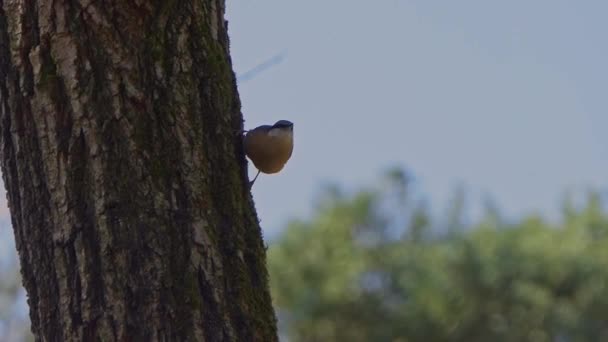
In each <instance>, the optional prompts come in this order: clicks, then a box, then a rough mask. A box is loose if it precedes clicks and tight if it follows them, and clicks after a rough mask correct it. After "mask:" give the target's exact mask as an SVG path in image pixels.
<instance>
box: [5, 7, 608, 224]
mask: <svg viewBox="0 0 608 342" xmlns="http://www.w3.org/2000/svg"><path fill="white" fill-rule="evenodd" d="M227 3H228V20H229V22H230V24H229V32H230V36H231V51H232V58H233V62H234V67H235V69H236V72H237V74H239V75H242V76H243V77H242V78H241V80H240V82H239V91H240V95H241V100H242V103H243V113H244V116H245V120H246V126H247V127H254V126H257V125H259V124H265V123H272V122H274V121H276V120H278V119H288V120H291V121H293V122H294V123H295V134H296V147H295V151H294V155H293V157H292V160H291V161H290V162H289V163H288V165H287V166H286V168H285V169H284V171H283V172H282V173H281V174H278V175H274V176H261V177H260V178H259V179H258V181H257V182H256V184H255V186H254V188H253V192H254V197H255V201H256V205H257V208H258V212H259V215H260V218H261V219H262V226H263V227H264V229H265V232H266V234H267V235H274V233H276V231H277V230H278V229H280V228H281V227H282V226H283V225H284V223H285V222H286V221H287V220H288V219H289V218H291V217H298V216H299V217H302V216H305V215H307V214H308V213H310V208H311V206H312V203H313V199H314V197H315V194H316V193H318V191H319V190H320V188H321V186H322V185H323V184H324V183H328V182H338V183H339V184H343V185H346V186H349V187H355V186H358V185H364V184H366V183H368V184H369V183H372V182H373V181H374V180H375V179H377V178H378V177H379V175H380V173H381V172H382V171H383V170H385V169H386V168H388V167H391V166H395V165H398V166H406V167H408V168H409V169H410V170H411V171H412V172H414V173H415V176H416V178H417V180H418V181H419V184H418V188H419V189H421V190H422V191H423V192H424V193H426V194H427V195H428V196H429V198H430V200H431V204H432V205H433V206H434V207H435V208H437V207H442V206H444V205H445V202H446V201H447V200H448V199H449V196H450V194H451V193H452V191H453V189H454V187H455V186H456V185H458V184H459V183H462V184H465V185H466V186H467V187H468V189H469V190H471V197H472V200H475V199H476V198H480V197H481V196H482V195H483V194H485V193H489V194H491V195H492V196H493V197H494V198H495V199H496V200H497V201H498V203H499V204H500V206H501V207H502V208H504V209H505V210H506V212H507V213H508V214H511V215H517V214H521V213H525V212H530V211H540V212H543V213H546V214H549V215H551V213H555V212H556V210H557V209H558V207H559V202H558V200H559V198H560V196H561V195H562V194H563V193H564V191H565V190H566V189H568V188H579V189H580V188H584V187H588V186H589V187H594V188H604V189H605V188H607V187H608V181H607V175H608V158H607V157H606V155H607V153H608V137H607V135H606V130H607V129H606V128H607V127H608V84H607V83H608V62H606V61H608V40H607V39H606V35H607V34H608V21H607V20H605V19H606V14H607V13H608V2H606V1H599V0H597V1H593V0H589V1H584V2H583V1H578V2H575V1H562V0H537V1H523V0H514V1H501V2H499V1H487V0H477V1H442V2H435V1H425V0H420V1H399V0H375V1H369V0H367V1H362V0H348V1H347V0H331V1H326V0H308V1H295V0H229V1H227ZM260 64H265V65H266V66H269V65H274V66H271V67H269V68H266V69H265V70H262V71H260V72H259V73H257V74H256V73H248V72H247V71H249V70H251V69H254V68H255V67H256V66H259V65H260ZM263 66H264V65H263ZM262 69H263V68H262ZM253 175H254V170H252V171H251V177H253ZM1 199H2V202H0V217H5V218H6V216H7V215H8V212H7V210H6V202H5V200H4V196H2V197H1Z"/></svg>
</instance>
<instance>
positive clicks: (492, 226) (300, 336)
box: [268, 172, 608, 341]
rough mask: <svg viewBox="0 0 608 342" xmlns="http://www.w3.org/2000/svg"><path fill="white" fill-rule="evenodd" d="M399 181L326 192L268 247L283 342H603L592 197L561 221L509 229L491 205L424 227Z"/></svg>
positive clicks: (602, 237)
mask: <svg viewBox="0 0 608 342" xmlns="http://www.w3.org/2000/svg"><path fill="white" fill-rule="evenodd" d="M400 175H402V174H399V173H397V172H393V173H392V174H389V177H388V179H389V180H388V186H384V187H381V188H379V189H367V190H362V191H359V192H357V193H354V194H352V195H346V194H345V192H344V191H342V190H340V189H337V188H335V187H334V188H333V189H332V191H331V192H330V193H329V194H328V195H327V196H325V197H324V199H323V201H322V203H321V204H320V205H319V207H318V209H317V212H316V214H315V215H314V218H312V219H311V220H310V221H306V222H293V223H291V224H290V225H289V226H288V227H287V229H286V231H285V232H284V235H283V236H282V237H281V238H280V239H279V240H278V241H277V243H275V244H274V245H273V246H271V248H270V250H269V255H268V262H269V268H270V274H271V286H272V291H273V298H274V304H275V306H276V308H277V312H278V314H279V318H280V324H281V328H282V331H283V332H284V333H285V334H286V335H287V336H288V338H289V341H606V340H608V319H607V317H608V215H607V214H606V213H605V212H604V211H603V210H602V203H601V201H600V197H599V196H598V195H597V194H592V195H590V196H589V200H588V201H587V203H586V205H585V206H584V208H583V209H578V210H577V209H575V207H574V206H573V205H571V204H569V203H566V205H565V206H564V220H563V222H561V223H559V224H555V223H549V222H547V221H545V220H543V219H542V218H540V217H534V216H529V217H525V218H523V219H521V220H519V221H518V222H516V223H510V224H509V223H505V222H504V221H503V220H502V219H500V215H498V213H497V211H496V209H495V208H491V210H490V209H489V212H488V214H487V215H486V217H484V218H483V219H482V220H481V221H480V223H477V224H468V225H467V224H465V223H463V220H462V215H461V214H462V213H458V212H457V211H459V210H462V207H463V204H462V203H457V204H456V205H455V206H454V207H450V208H449V210H448V215H446V216H448V218H447V221H448V222H444V223H442V226H441V227H433V226H432V220H431V218H430V214H429V213H428V210H427V209H426V206H425V205H424V203H423V202H422V201H420V200H416V199H414V198H412V197H413V196H412V195H411V193H410V192H411V191H409V189H408V188H409V187H410V185H411V184H410V183H411V182H409V181H405V180H407V179H408V177H402V176H400ZM406 190H408V191H406ZM404 194H405V197H407V198H405V197H404ZM456 198H460V199H459V200H460V201H463V198H464V197H463V194H457V195H456ZM387 208H390V209H389V210H387ZM454 208H458V209H454ZM449 227H452V228H453V227H459V228H458V229H450V228H449Z"/></svg>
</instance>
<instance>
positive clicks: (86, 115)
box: [0, 0, 277, 341]
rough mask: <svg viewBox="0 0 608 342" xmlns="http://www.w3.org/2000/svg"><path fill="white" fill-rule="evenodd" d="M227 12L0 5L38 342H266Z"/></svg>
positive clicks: (0, 96)
mask: <svg viewBox="0 0 608 342" xmlns="http://www.w3.org/2000/svg"><path fill="white" fill-rule="evenodd" d="M224 8H225V7H224V0H203V1H201V0H199V1H195V0H187V1H186V0H182V1H170V0H165V1H163V0H156V1H152V0H147V1H146V0H134V1H125V0H106V1H94V0H70V1H68V0H54V1H51V0H48V1H34V0H0V151H1V152H0V153H1V162H2V174H3V177H4V184H5V186H6V188H7V192H8V201H9V206H10V211H11V216H12V223H13V228H14V233H15V239H16V244H17V250H18V252H19V256H20V260H21V267H22V268H21V272H22V276H23V283H24V285H25V288H26V290H27V293H28V298H29V299H28V303H29V307H30V317H31V320H32V331H33V332H34V334H35V336H36V338H37V340H42V341H96V340H99V341H116V340H118V341H158V340H161V341H186V340H188V341H203V340H204V341H275V340H277V337H276V322H275V316H274V312H273V309H272V305H271V301H270V295H269V291H268V281H267V278H268V276H267V271H266V267H265V258H266V256H265V247H264V244H263V241H262V238H261V230H260V227H259V224H258V220H257V216H256V213H255V210H254V208H253V202H252V200H251V195H250V192H249V190H248V184H247V174H246V172H247V171H246V162H245V157H244V154H243V150H242V145H241V139H240V137H239V136H238V135H237V132H238V131H239V130H241V129H242V126H243V120H242V116H241V114H240V102H239V99H238V94H237V91H236V81H235V77H234V73H233V71H232V66H231V60H230V56H229V51H228V36H227V27H226V22H225V21H224Z"/></svg>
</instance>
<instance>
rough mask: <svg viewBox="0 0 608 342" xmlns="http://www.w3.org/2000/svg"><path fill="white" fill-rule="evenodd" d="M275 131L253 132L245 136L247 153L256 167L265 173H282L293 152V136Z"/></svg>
mask: <svg viewBox="0 0 608 342" xmlns="http://www.w3.org/2000/svg"><path fill="white" fill-rule="evenodd" d="M273 131H274V130H271V131H267V132H258V131H255V130H253V131H249V132H248V133H247V135H246V136H245V153H246V154H247V156H248V157H249V159H251V161H252V162H253V164H254V165H255V167H256V168H258V170H260V171H262V172H264V173H277V172H279V171H281V170H282V169H283V166H285V163H287V161H288V160H289V158H290V157H291V153H292V152H293V135H292V134H291V133H289V134H288V133H286V132H278V133H277V132H273ZM271 133H272V134H271Z"/></svg>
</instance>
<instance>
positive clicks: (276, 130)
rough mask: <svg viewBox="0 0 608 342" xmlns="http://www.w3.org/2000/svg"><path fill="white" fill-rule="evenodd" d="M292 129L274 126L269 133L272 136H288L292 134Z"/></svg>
mask: <svg viewBox="0 0 608 342" xmlns="http://www.w3.org/2000/svg"><path fill="white" fill-rule="evenodd" d="M291 134H292V133H291V130H287V129H282V128H272V129H271V130H270V132H268V135H269V136H271V137H278V138H287V137H290V136H291Z"/></svg>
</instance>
